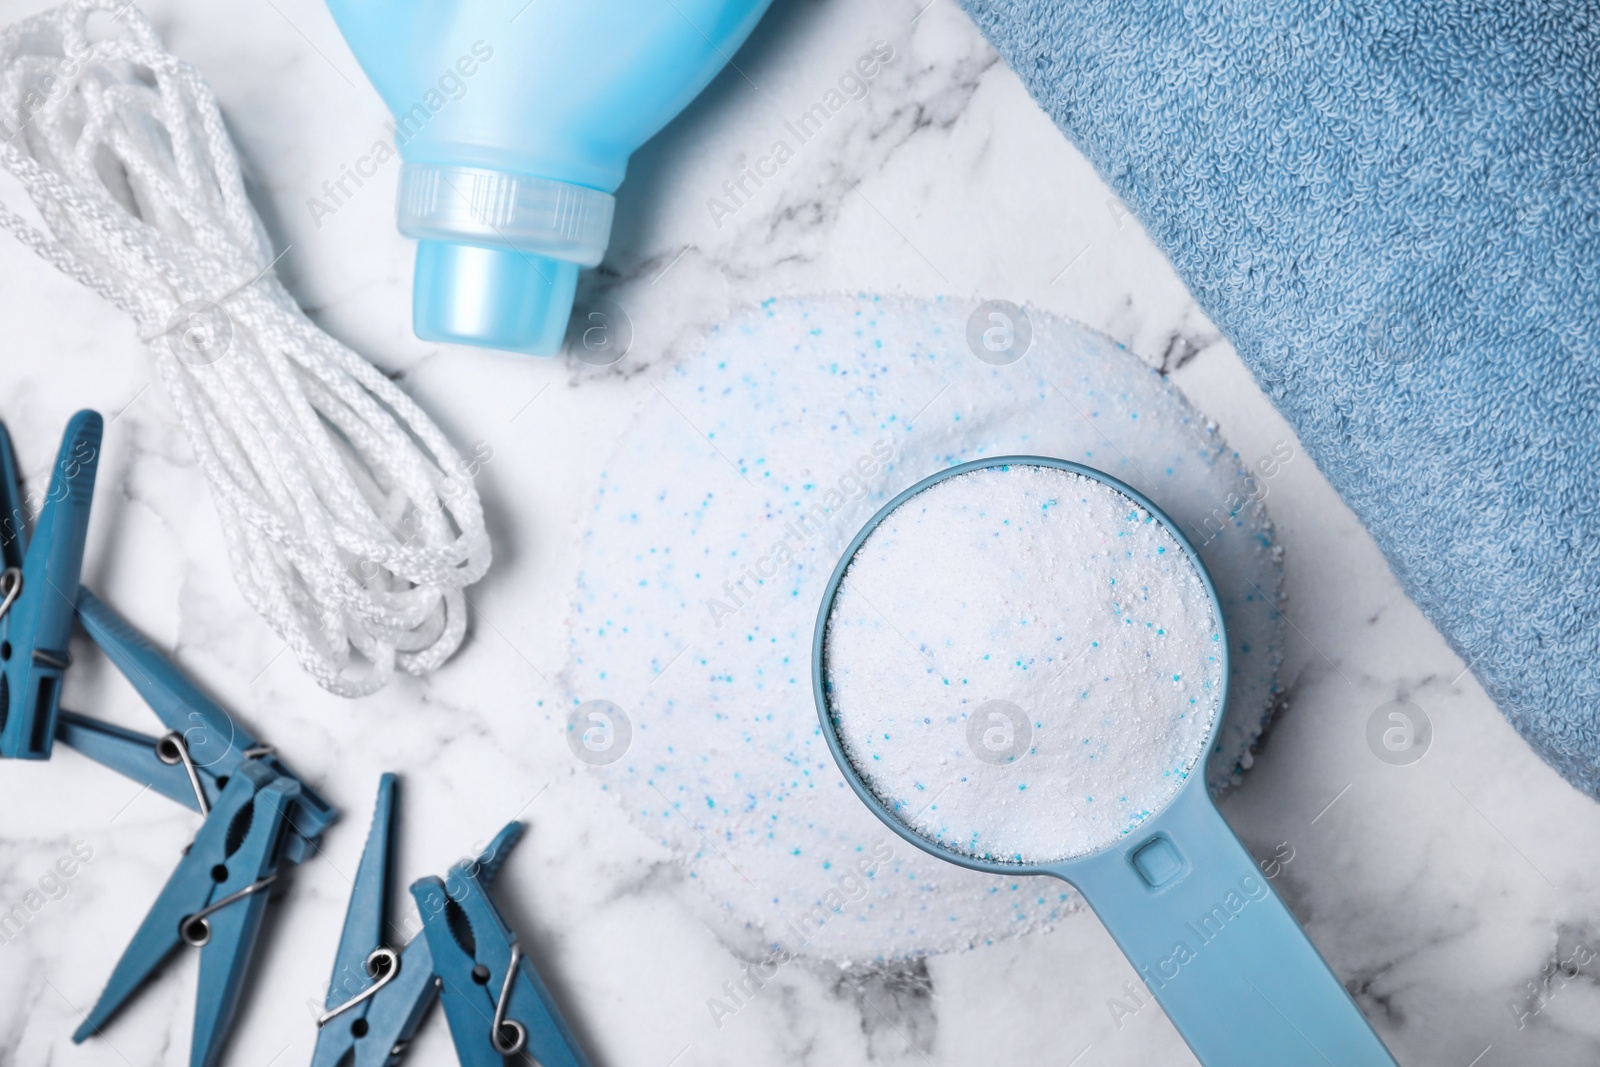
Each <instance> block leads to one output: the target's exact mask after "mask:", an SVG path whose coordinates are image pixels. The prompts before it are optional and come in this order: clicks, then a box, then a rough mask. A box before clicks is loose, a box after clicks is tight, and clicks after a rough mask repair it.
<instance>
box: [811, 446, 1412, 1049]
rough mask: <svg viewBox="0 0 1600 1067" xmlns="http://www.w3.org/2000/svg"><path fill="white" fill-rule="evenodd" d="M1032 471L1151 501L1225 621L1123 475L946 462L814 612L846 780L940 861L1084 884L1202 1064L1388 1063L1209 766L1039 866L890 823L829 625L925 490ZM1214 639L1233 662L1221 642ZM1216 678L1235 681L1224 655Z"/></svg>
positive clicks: (1004, 460)
mask: <svg viewBox="0 0 1600 1067" xmlns="http://www.w3.org/2000/svg"><path fill="white" fill-rule="evenodd" d="M1025 467H1052V468H1056V469H1058V470H1063V471H1069V472H1071V473H1073V474H1078V475H1081V476H1083V477H1085V478H1092V479H1094V480H1095V481H1098V482H1100V483H1102V484H1104V485H1106V486H1109V487H1110V488H1112V489H1114V490H1116V491H1117V492H1119V493H1121V494H1123V495H1124V496H1126V497H1128V498H1129V499H1131V500H1132V501H1134V502H1135V503H1136V504H1138V506H1140V507H1142V508H1145V509H1147V510H1148V511H1149V513H1150V514H1151V515H1152V516H1154V518H1155V520H1156V521H1157V522H1159V523H1160V524H1161V525H1162V526H1163V527H1165V529H1166V532H1167V533H1169V534H1171V536H1172V537H1173V539H1174V540H1176V541H1177V542H1178V544H1179V545H1180V546H1182V548H1183V551H1184V552H1185V554H1186V555H1187V557H1188V559H1189V562H1190V563H1191V564H1193V566H1194V569H1195V571H1196V573H1197V574H1198V575H1199V577H1200V580H1201V582H1202V584H1203V585H1204V586H1205V590H1206V594H1207V596H1209V597H1210V599H1211V607H1212V611H1213V612H1214V614H1215V618H1216V622H1217V627H1218V628H1219V630H1220V628H1221V627H1222V606H1221V604H1220V603H1218V601H1217V594H1216V588H1215V586H1213V584H1212V582H1211V576H1210V575H1209V574H1208V573H1207V572H1206V569H1205V565H1204V564H1203V563H1201V561H1200V556H1199V553H1197V552H1196V551H1195V549H1194V546H1193V545H1191V544H1190V543H1189V541H1188V540H1187V539H1186V538H1185V537H1184V536H1183V534H1182V533H1181V532H1180V531H1179V529H1178V527H1177V526H1176V525H1175V524H1174V523H1173V522H1172V521H1171V520H1170V519H1168V518H1167V516H1166V515H1165V514H1164V513H1163V512H1162V511H1161V509H1160V508H1158V507H1156V506H1155V505H1154V504H1152V503H1151V502H1150V501H1149V500H1148V499H1146V498H1145V497H1144V496H1143V495H1141V494H1140V493H1139V492H1137V491H1136V490H1134V489H1132V488H1130V487H1129V486H1127V485H1124V484H1123V483H1122V482H1120V481H1118V480H1117V479H1115V478H1112V477H1111V476H1109V475H1107V474H1104V473H1102V472H1100V471H1097V470H1094V469H1093V468H1091V467H1085V466H1082V465H1081V464H1077V463H1070V462H1067V461H1065V460H1059V459H1050V458H1045V457H1040V456H1002V457H999V458H996V459H984V460H976V461H974V462H971V463H963V464H961V465H959V466H956V467H951V468H949V469H948V470H944V471H940V472H939V473H938V474H935V475H933V476H932V477H929V478H924V479H923V480H922V481H920V482H918V483H917V484H916V485H913V486H912V487H911V488H910V489H907V490H906V491H905V492H903V493H901V494H900V495H899V496H897V497H895V498H894V499H893V500H891V501H889V503H888V504H886V505H885V506H884V507H883V508H882V509H881V510H880V511H879V512H878V513H877V514H876V515H874V516H873V517H872V519H871V520H870V521H869V522H868V523H867V524H866V525H865V526H864V527H863V528H862V529H861V532H860V533H858V534H857V535H856V536H855V539H854V540H853V541H851V542H850V545H849V547H848V548H846V549H845V552H844V556H843V557H842V558H841V559H840V561H839V565H838V567H836V568H835V569H834V572H833V577H832V579H831V580H830V581H829V582H828V588H827V592H826V593H824V595H823V598H822V607H821V610H820V611H819V612H818V613H817V626H816V632H815V636H814V638H813V642H812V655H811V677H812V685H813V687H814V689H815V692H816V700H817V712H818V715H819V717H820V719H821V721H822V734H823V736H824V737H825V738H827V741H828V748H829V749H830V750H831V751H832V752H833V758H834V760H835V761H836V762H837V763H838V764H839V769H840V770H841V771H843V772H844V777H845V780H846V781H847V782H849V783H850V788H852V789H854V790H855V792H856V795H857V796H859V797H860V798H861V800H862V802H863V803H864V804H866V805H867V807H868V808H870V809H871V810H872V811H873V813H874V814H876V815H877V816H878V818H880V819H882V820H883V821H884V823H885V824H887V825H888V827H889V828H890V829H891V830H893V831H894V832H895V833H897V834H899V835H900V836H901V837H903V838H905V839H906V840H907V841H909V842H910V843H911V844H913V845H915V846H917V847H918V848H920V849H922V850H923V851H925V852H928V853H930V854H932V855H934V856H938V857H939V858H940V859H944V860H948V861H949V862H951V863H956V864H960V865H961V866H963V867H969V868H972V869H973V870H979V871H987V872H990V873H993V874H1004V875H1018V874H1039V875H1051V876H1053V877H1056V878H1060V879H1062V880H1064V881H1066V882H1069V883H1071V884H1072V885H1073V886H1075V887H1077V889H1078V891H1079V892H1081V893H1082V894H1083V897H1084V899H1085V900H1087V901H1088V902H1089V906H1090V907H1091V908H1093V909H1094V912H1095V914H1096V915H1098V916H1099V917H1100V921H1101V922H1103V923H1105V926H1106V929H1107V930H1109V931H1110V933H1111V936H1112V937H1113V938H1115V939H1116V942H1117V944H1118V945H1119V946H1120V947H1121V948H1122V951H1123V953H1124V954H1126V955H1127V957H1128V960H1129V962H1131V963H1132V964H1133V966H1134V968H1135V969H1136V970H1137V971H1138V972H1139V975H1140V977H1141V978H1142V979H1143V981H1144V983H1145V985H1146V986H1148V987H1149V989H1150V992H1151V993H1152V994H1154V996H1155V999H1156V1000H1157V1002H1158V1003H1160V1005H1161V1006H1162V1008H1163V1009H1165V1011H1166V1013H1167V1017H1168V1018H1170V1019H1171V1020H1172V1023H1173V1025H1174V1026H1176V1027H1177V1029H1178V1032H1179V1033H1180V1034H1182V1035H1183V1038H1184V1040H1185V1041H1187V1042H1188V1043H1189V1047H1190V1048H1191V1049H1192V1050H1193V1051H1194V1054H1195V1056H1196V1057H1198V1058H1199V1060H1200V1062H1201V1063H1203V1064H1206V1065H1208V1067H1223V1065H1226V1067H1285V1065H1289V1064H1294V1065H1298V1067H1310V1065H1323V1064H1326V1065H1328V1067H1394V1060H1393V1058H1392V1057H1391V1056H1390V1055H1389V1053H1388V1051H1387V1050H1386V1049H1385V1048H1384V1046H1383V1043H1382V1042H1381V1041H1379V1040H1378V1037H1377V1035H1376V1034H1375V1033H1373V1031H1372V1028H1371V1027H1370V1026H1369V1025H1368V1024H1367V1020H1366V1019H1365V1018H1364V1017H1363V1016H1362V1014H1361V1012H1360V1010H1359V1009H1358V1008H1357V1007H1356V1005H1355V1002H1354V1001H1353V1000H1351V999H1350V995H1349V994H1348V993H1347V992H1346V991H1345V989H1344V987H1343V986H1342V985H1341V984H1340V983H1339V980H1338V979H1337V978H1336V977H1334V974H1333V972H1332V971H1331V970H1329V968H1328V965H1327V963H1325V962H1324V961H1323V959H1322V957H1321V956H1320V955H1318V953H1317V950H1316V948H1315V947H1313V946H1312V944H1311V942H1310V940H1309V939H1307V937H1306V935H1305V932H1304V931H1303V930H1301V929H1300V925H1299V923H1297V922H1296V921H1295V918H1294V916H1293V915H1292V914H1291V913H1290V912H1289V909H1288V908H1287V907H1285V906H1284V903H1283V901H1282V900H1280V899H1279V898H1278V895H1277V894H1276V893H1274V892H1273V891H1272V887H1271V885H1270V884H1269V883H1268V881H1267V879H1266V878H1265V877H1264V876H1263V875H1262V873H1261V871H1260V870H1258V869H1257V867H1256V864H1255V861H1254V860H1253V859H1252V858H1251V856H1250V853H1249V852H1247V851H1246V850H1245V848H1244V846H1242V845H1241V844H1240V843H1239V839H1238V838H1237V837H1235V836H1234V834H1233V831H1232V830H1231V829H1229V828H1228V824H1227V823H1226V822H1224V821H1223V818H1222V816H1221V814H1220V813H1218V811H1217V809H1216V806H1215V805H1214V804H1213V803H1212V802H1211V797H1210V795H1209V794H1208V793H1207V792H1206V786H1205V775H1204V774H1203V773H1196V774H1191V775H1190V776H1189V777H1188V779H1187V780H1186V782H1185V783H1184V785H1182V786H1181V787H1180V788H1179V790H1178V792H1177V794H1176V795H1175V796H1174V797H1173V798H1172V800H1171V801H1170V802H1169V803H1168V804H1167V806H1166V807H1165V808H1164V809H1163V810H1161V811H1159V812H1157V813H1156V814H1154V815H1153V816H1151V817H1150V818H1148V819H1146V820H1145V821H1144V822H1142V823H1140V824H1139V825H1138V827H1137V828H1136V829H1135V830H1133V831H1132V832H1130V833H1128V834H1126V835H1125V836H1123V837H1122V838H1120V839H1118V840H1117V841H1115V843H1113V844H1111V845H1109V846H1106V847H1104V848H1102V849H1101V850H1100V851H1097V852H1093V853H1090V854H1089V855H1086V856H1081V857H1079V858H1076V859H1068V860H1063V861H1059V862H1053V863H1042V864H1024V863H999V862H994V861H992V860H984V859H978V858H975V857H973V856H969V855H965V854H963V853H960V852H956V851H953V850H951V849H949V848H946V847H944V846H943V845H940V844H938V843H936V842H934V841H930V840H928V839H927V838H924V837H923V836H921V835H920V834H918V833H917V832H916V831H914V830H912V829H910V828H909V827H908V826H907V825H906V824H905V823H903V822H902V821H901V820H900V819H898V818H896V817H895V815H894V814H893V812H892V811H891V809H890V806H889V805H888V804H886V803H885V801H884V800H883V799H882V798H880V797H879V796H877V795H876V794H875V793H874V792H873V791H872V790H871V789H870V788H869V787H868V786H867V785H866V783H865V782H863V781H862V778H861V776H860V774H859V773H858V772H857V770H856V768H855V766H854V765H853V764H852V763H851V761H850V757H849V756H848V755H847V754H846V752H845V749H844V747H843V745H842V744H841V742H840V739H839V734H838V723H837V721H836V720H835V717H834V715H833V713H832V711H831V710H830V707H829V686H828V680H827V670H826V667H827V635H828V620H829V617H830V616H831V614H832V611H833V605H834V599H835V597H836V596H837V594H838V591H839V585H840V582H841V581H842V580H843V578H844V576H845V571H846V570H847V569H848V568H849V566H850V563H851V561H852V560H853V559H854V557H855V555H856V552H857V550H858V549H859V548H860V547H861V545H862V543H863V542H864V541H866V539H867V537H868V535H870V534H871V533H872V531H873V530H874V529H876V528H877V527H878V525H879V524H880V523H882V522H883V521H884V519H885V518H887V517H888V516H889V515H890V514H891V513H892V512H894V511H895V510H896V509H897V508H899V507H900V506H901V505H902V504H904V503H906V501H908V500H910V499H911V498H912V497H914V496H916V495H917V494H918V493H921V492H922V491H923V490H925V489H927V488H928V487H930V486H932V485H935V484H937V483H939V482H941V481H943V480H945V479H947V478H951V477H954V476H956V475H960V474H965V473H967V472H969V471H975V470H983V469H988V468H1000V469H1002V470H1005V469H1008V468H1025ZM1220 644H1221V645H1222V648H1223V655H1224V657H1225V656H1226V648H1227V642H1226V640H1222V641H1221V642H1220ZM1222 677H1223V678H1224V679H1226V677H1227V661H1226V658H1224V659H1223V662H1222ZM1219 701H1220V703H1219V706H1218V709H1217V713H1216V715H1215V717H1214V719H1213V721H1212V724H1211V730H1210V733H1209V735H1208V736H1207V738H1206V745H1205V749H1204V752H1210V751H1211V749H1212V747H1213V746H1214V745H1215V743H1216V736H1217V730H1218V728H1219V726H1220V725H1221V722H1222V715H1223V713H1224V711H1225V710H1226V702H1227V700H1226V686H1224V692H1223V694H1222V695H1221V696H1220V697H1219ZM1045 714H1048V711H1046V712H1045ZM1203 759H1204V756H1203V755H1202V756H1201V760H1203Z"/></svg>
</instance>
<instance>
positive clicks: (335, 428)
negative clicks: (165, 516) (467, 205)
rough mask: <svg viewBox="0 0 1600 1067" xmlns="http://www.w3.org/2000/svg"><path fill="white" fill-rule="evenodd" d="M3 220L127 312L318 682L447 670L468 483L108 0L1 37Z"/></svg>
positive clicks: (180, 67)
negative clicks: (291, 282) (301, 300)
mask: <svg viewBox="0 0 1600 1067" xmlns="http://www.w3.org/2000/svg"><path fill="white" fill-rule="evenodd" d="M0 165H3V166H4V167H5V168H6V169H7V170H8V171H10V172H11V173H12V174H13V175H15V176H16V178H17V179H18V180H19V181H20V182H21V184H22V186H23V187H24V188H25V189H26V190H27V193H28V196H29V197H30V198H31V199H32V201H33V203H34V205H35V206H36V208H37V210H38V212H39V215H40V216H41V217H42V218H43V220H44V224H45V227H46V229H47V230H48V231H49V232H48V233H45V232H42V231H41V230H39V229H38V228H36V227H35V226H33V225H31V224H30V223H29V222H28V221H27V220H26V219H24V218H23V217H22V216H20V215H18V214H16V213H15V212H13V211H12V210H10V209H9V208H8V207H7V206H6V205H5V204H4V203H3V202H0V225H3V226H4V227H5V228H6V229H8V230H10V231H11V232H12V233H13V234H15V235H16V236H17V238H18V240H20V241H21V242H22V243H23V244H25V245H27V246H28V247H29V248H31V249H33V250H34V251H35V252H36V253H38V255H39V256H40V257H41V258H43V259H44V260H46V261H47V262H49V263H52V264H54V265H55V266H56V267H57V268H59V269H60V270H62V271H63V272H65V273H66V274H68V275H70V276H72V277H73V278H76V279H77V280H78V281H80V282H82V283H83V284H84V285H86V286H88V287H89V288H91V289H93V290H94V291H95V292H97V293H99V294H100V295H101V296H103V297H105V298H106V299H107V300H109V301H111V302H112V303H114V304H116V305H117V306H118V307H120V308H122V309H123V310H124V311H126V312H128V314H130V315H132V316H133V318H134V320H135V322H136V323H137V326H138V331H139V336H140V339H141V340H143V341H144V342H145V345H146V348H147V349H148V351H149V353H150V356H151V358H152V359H153V360H154V362H155V366H156V370H157V372H158V373H159V374H160V377H161V380H162V382H163V383H164V384H165V385H166V387H167V392H168V393H169V394H170V395H171V397H172V402H173V405H174V407H175V408H176V409H177V412H178V417H179V419H180V420H181V421H182V423H183V428H184V430H185V431H186V432H187V434H188V436H189V440H190V442H191V444H192V445H193V448H194V452H195V456H196V458H197V459H198V461H199V465H200V467H201V469H202V470H203V471H204V473H205V476H206V479H207V480H208V482H209V483H210V485H211V490H212V498H213V500H214V501H215V503H216V507H217V512H218V514H219V516H220V518H221V520H222V530H223V534H224V536H225V538H226V541H227V549H228V557H229V560H230V561H231V563H232V565H233V572H234V576H235V577H236V578H237V580H238V582H239V588H240V589H241V590H242V591H243V593H244V596H245V599H246V600H248V601H249V603H250V605H251V606H252V607H253V608H255V610H256V611H258V612H259V613H260V614H261V615H262V616H263V617H264V618H265V619H266V620H267V622H268V623H269V624H270V625H271V626H272V628H273V629H274V630H276V631H277V632H278V633H279V634H280V635H281V636H282V637H283V639H284V640H285V641H286V642H287V643H288V645H289V647H290V648H291V649H292V650H293V651H294V654H295V656H296V657H297V658H298V659H299V660H300V663H301V665H302V666H303V667H304V668H305V669H306V670H307V671H309V672H310V673H311V674H312V675H313V676H314V677H315V678H316V679H317V681H318V682H320V683H321V684H322V685H323V686H324V687H326V688H327V689H329V690H331V691H333V692H335V693H340V694H343V695H345V696H358V695H361V694H365V693H371V692H373V691H375V690H377V689H379V688H381V687H382V686H383V685H384V684H385V683H386V682H387V681H388V680H389V678H390V677H391V676H392V674H393V672H394V669H395V668H396V667H399V668H400V669H401V670H404V671H407V672H410V673H412V674H422V673H425V672H427V671H430V670H433V669H434V668H436V667H438V666H439V665H440V664H442V663H443V662H444V661H445V660H446V659H448V658H449V657H450V655H451V654H452V653H453V652H455V650H456V648H457V647H458V646H459V645H460V644H461V639H462V637H463V635H464V634H465V632H466V600H465V597H464V596H463V594H462V590H463V588H464V587H465V586H467V585H470V584H471V583H473V582H475V581H477V580H478V579H479V578H481V577H482V576H483V574H484V572H485V571H486V570H487V569H488V566H489V559H490V551H489V538H488V535H487V533H486V531H485V529H484V522H483V510H482V507H481V505H480V504H479V501H478V494H477V491H476V489H475V488H474V487H473V484H472V479H471V474H470V472H471V471H472V470H473V469H474V468H472V467H469V466H468V465H467V464H465V463H464V462H463V461H462V458H461V456H460V455H459V454H458V453H457V451H456V449H455V448H454V447H453V446H452V445H451V443H450V442H449V441H448V440H447V439H446V438H445V436H444V434H443V433H442V432H440V430H439V428H438V427H437V426H435V425H434V423H433V421H432V420H431V419H429V418H428V416H427V415H426V414H424V413H423V411H422V410H421V409H420V408H419V407H417V405H416V404H415V403H413V402H412V400H411V398H410V397H408V396H407V395H406V394H405V393H404V392H402V391H401V390H400V389H399V388H397V387H396V386H395V385H394V383H393V382H391V381H390V380H389V379H388V378H386V377H385V376H384V375H383V374H382V373H380V372H379V371H378V370H377V369H376V368H374V367H373V366H372V365H371V364H370V363H368V362H367V361H366V360H364V359H362V358H361V357H360V356H359V355H357V354H356V353H355V352H353V351H351V350H350V349H349V348H346V347H345V346H344V345H342V344H340V343H339V342H337V341H335V340H333V338H331V337H329V336H328V335H326V334H324V333H323V332H322V331H320V330H319V329H317V327H316V326H314V325H312V323H311V322H310V321H309V320H308V319H307V318H306V317H305V315H304V313H303V312H302V311H301V310H300V308H299V307H298V306H297V305H296V303H295V301H294V300H293V298H291V297H290V296H289V294H288V292H287V291H285V290H284V288H283V286H282V285H281V284H280V283H279V282H278V279H277V276H276V275H275V274H274V273H273V266H274V264H275V262H276V260H275V258H274V256H273V253H272V245H271V242H270V241H269V240H268V239H267V235H266V231H265V229H264V228H263V227H262V225H261V221H260V219H259V218H257V216H256V213H255V211H254V209H253V208H252V207H251V206H250V203H249V201H248V200H247V199H246V197H245V192H244V183H243V181H242V179H241V177H240V174H239V164H238V160H237V159H236V158H235V156H234V152H233V145H232V143H231V142H230V141H229V139H228V135H227V131H226V129H225V128H224V127H223V124H222V116H221V113H220V112H219V111H218V109H217V103H216V100H215V98H214V97H213V96H212V94H211V90H210V88H209V87H208V86H207V85H206V83H205V82H204V81H203V80H202V79H201V77H200V75H199V74H198V72H196V71H195V69H194V68H193V67H191V66H189V65H188V64H187V63H184V62H183V61H182V60H179V59H177V58H176V57H174V56H172V55H170V54H168V53H167V52H166V51H165V50H164V49H163V48H162V46H161V42H160V40H159V39H158V38H157V36H156V33H155V30H154V29H153V28H152V27H151V25H150V22H149V20H148V19H146V17H145V16H144V13H143V12H142V11H140V10H139V9H138V8H137V7H135V6H134V5H133V4H132V3H125V2H122V0H74V2H72V3H69V4H66V5H64V6H62V7H59V8H55V9H53V10H51V11H48V12H45V13H44V14H42V15H39V16H37V17H34V18H31V19H28V20H26V21H24V22H21V23H18V24H16V25H14V26H11V27H9V28H8V29H6V30H5V31H4V33H3V34H0Z"/></svg>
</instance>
